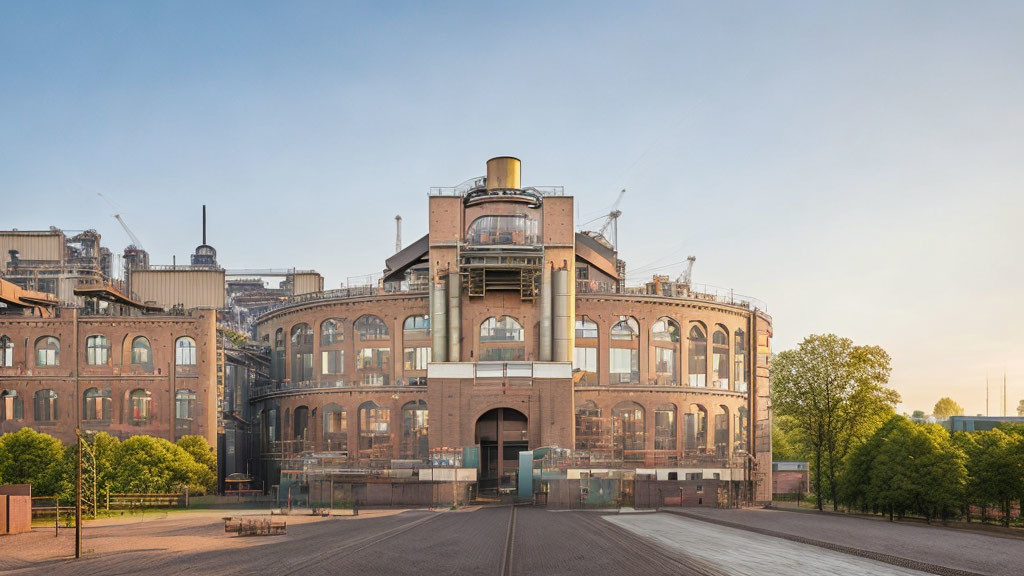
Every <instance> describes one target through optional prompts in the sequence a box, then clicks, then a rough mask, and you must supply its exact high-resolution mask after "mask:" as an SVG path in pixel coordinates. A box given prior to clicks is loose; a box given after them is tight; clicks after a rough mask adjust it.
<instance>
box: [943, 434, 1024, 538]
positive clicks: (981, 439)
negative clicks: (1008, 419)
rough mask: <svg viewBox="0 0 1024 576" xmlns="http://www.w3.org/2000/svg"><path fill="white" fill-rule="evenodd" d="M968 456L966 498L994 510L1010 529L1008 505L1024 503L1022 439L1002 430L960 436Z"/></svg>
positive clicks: (1023, 452)
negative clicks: (1000, 515) (1022, 501)
mask: <svg viewBox="0 0 1024 576" xmlns="http://www.w3.org/2000/svg"><path fill="white" fill-rule="evenodd" d="M957 440H958V443H959V444H960V445H961V446H963V448H964V450H965V451H966V452H967V456H968V460H967V473H968V485H967V489H968V492H967V493H968V498H969V500H970V501H971V502H972V503H974V504H977V505H979V506H982V507H988V506H995V507H997V508H999V510H1000V512H1001V513H1002V516H1003V525H1004V526H1009V523H1010V505H1011V503H1012V502H1013V501H1015V500H1021V499H1024V435H1020V434H1015V433H1013V432H1012V431H1011V433H1009V434H1008V433H1007V432H1004V431H1003V430H1001V429H998V428H997V429H995V430H987V431H984V432H974V433H971V434H965V433H960V434H958V435H957Z"/></svg>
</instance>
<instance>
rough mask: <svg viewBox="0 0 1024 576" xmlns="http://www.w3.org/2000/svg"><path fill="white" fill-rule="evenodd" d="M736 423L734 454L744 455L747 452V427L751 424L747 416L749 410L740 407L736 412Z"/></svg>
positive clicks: (734, 425)
mask: <svg viewBox="0 0 1024 576" xmlns="http://www.w3.org/2000/svg"><path fill="white" fill-rule="evenodd" d="M735 414H736V416H735V421H734V424H733V427H734V430H733V452H734V453H735V454H744V453H746V452H747V450H748V448H747V426H748V425H749V424H750V420H749V418H748V416H747V408H746V407H745V406H740V407H739V408H737V409H736V411H735Z"/></svg>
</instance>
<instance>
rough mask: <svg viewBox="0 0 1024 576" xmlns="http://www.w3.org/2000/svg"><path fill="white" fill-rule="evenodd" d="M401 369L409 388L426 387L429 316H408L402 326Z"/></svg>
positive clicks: (429, 348)
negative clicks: (402, 348)
mask: <svg viewBox="0 0 1024 576" xmlns="http://www.w3.org/2000/svg"><path fill="white" fill-rule="evenodd" d="M402 344H403V346H404V347H405V349H404V350H403V351H402V352H403V358H402V368H403V370H404V372H405V378H406V381H407V382H408V384H409V385H410V386H426V384H427V364H428V363H430V358H431V347H430V316H426V315H423V316H409V317H408V318H406V319H405V323H404V324H403V325H402Z"/></svg>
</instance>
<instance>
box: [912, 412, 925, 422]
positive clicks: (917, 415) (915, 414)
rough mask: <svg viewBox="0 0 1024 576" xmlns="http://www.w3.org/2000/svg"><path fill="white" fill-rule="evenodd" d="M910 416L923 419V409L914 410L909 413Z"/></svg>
mask: <svg viewBox="0 0 1024 576" xmlns="http://www.w3.org/2000/svg"><path fill="white" fill-rule="evenodd" d="M910 417H911V418H916V419H919V420H923V419H924V417H925V413H924V410H914V413H913V414H911V415H910Z"/></svg>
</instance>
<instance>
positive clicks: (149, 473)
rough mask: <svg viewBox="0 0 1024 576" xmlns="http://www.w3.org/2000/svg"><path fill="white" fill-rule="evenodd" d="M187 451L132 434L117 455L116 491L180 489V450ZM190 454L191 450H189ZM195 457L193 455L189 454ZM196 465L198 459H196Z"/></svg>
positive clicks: (162, 441) (167, 490) (164, 442)
mask: <svg viewBox="0 0 1024 576" xmlns="http://www.w3.org/2000/svg"><path fill="white" fill-rule="evenodd" d="M178 451H180V452H182V453H185V452H184V450H181V449H180V448H178V447H177V446H175V445H174V444H171V443H170V442H168V441H167V440H164V439H162V438H153V437H152V436H132V437H131V438H128V439H127V440H125V441H124V442H121V447H120V449H119V450H118V451H117V453H116V456H115V457H114V462H113V464H114V469H113V473H112V475H111V476H112V478H111V480H112V484H113V491H114V492H129V493H165V492H171V491H176V489H177V488H178V487H177V486H175V480H176V478H175V460H176V458H177V454H176V452H178ZM185 455H186V456H187V453H185ZM188 458H189V459H191V456H188ZM192 463H193V464H195V461H194V460H192Z"/></svg>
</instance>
